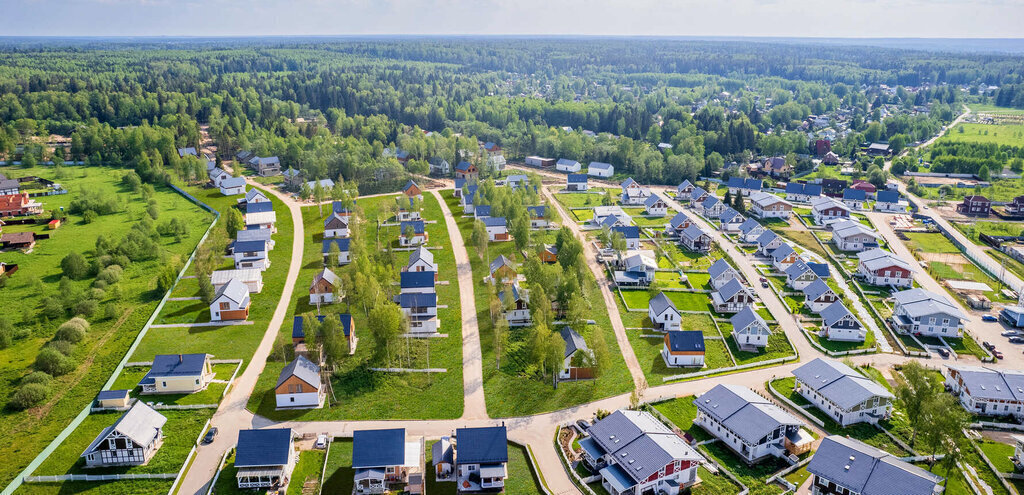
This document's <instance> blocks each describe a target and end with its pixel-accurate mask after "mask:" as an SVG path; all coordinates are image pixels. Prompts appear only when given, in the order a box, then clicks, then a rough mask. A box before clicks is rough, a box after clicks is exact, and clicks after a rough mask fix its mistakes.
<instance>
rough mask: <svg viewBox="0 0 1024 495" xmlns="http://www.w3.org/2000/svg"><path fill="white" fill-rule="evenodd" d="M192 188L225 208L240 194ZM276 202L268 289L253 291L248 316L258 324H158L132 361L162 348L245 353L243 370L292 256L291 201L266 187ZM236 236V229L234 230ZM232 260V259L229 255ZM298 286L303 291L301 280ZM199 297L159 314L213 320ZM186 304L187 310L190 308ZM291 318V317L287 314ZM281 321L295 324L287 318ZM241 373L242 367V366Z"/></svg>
mask: <svg viewBox="0 0 1024 495" xmlns="http://www.w3.org/2000/svg"><path fill="white" fill-rule="evenodd" d="M188 191H189V192H190V193H191V194H193V195H195V196H196V197H197V198H199V199H200V200H201V201H203V202H205V203H206V204H208V205H210V206H212V207H214V208H216V209H218V210H220V211H221V212H224V211H227V210H228V209H229V208H233V207H234V206H233V205H234V204H235V203H236V201H237V197H236V196H228V197H225V196H222V195H221V194H220V191H219V190H217V189H204V188H190V189H188ZM267 197H269V198H271V201H273V203H274V213H275V214H276V215H277V224H276V227H277V233H276V234H274V235H273V239H274V241H275V247H274V249H273V250H271V251H270V268H268V269H267V270H265V271H264V272H263V290H262V291H261V292H260V293H259V294H253V295H252V296H251V299H252V304H251V305H250V307H249V321H252V322H254V324H253V325H227V326H222V327H193V328H189V327H172V328H154V329H152V330H150V331H149V333H147V334H146V337H145V338H143V339H142V342H140V343H139V347H138V348H137V349H136V350H135V353H134V354H132V357H131V358H130V359H131V360H132V361H151V360H152V359H153V356H155V355H157V354H175V353H196V352H206V353H209V354H212V355H213V356H214V357H215V358H217V359H242V360H243V370H244V368H245V366H248V364H249V360H250V359H249V358H250V357H252V353H253V352H254V351H255V350H256V347H257V346H258V345H259V343H260V340H261V339H262V338H263V334H264V332H265V331H266V329H267V325H269V323H270V318H271V316H273V314H274V309H276V308H277V302H278V300H279V299H280V297H281V292H282V291H283V290H284V282H285V279H286V278H287V274H288V265H289V263H290V262H291V254H292V249H291V247H292V245H291V241H290V240H291V239H292V238H293V231H294V226H293V225H292V216H291V212H290V211H289V210H288V207H287V206H285V205H284V203H282V202H281V201H279V200H277V199H276V198H275V197H274V196H272V195H271V194H269V193H267ZM231 234H232V237H233V234H234V233H231ZM225 262H226V263H229V260H225ZM297 285H298V287H297V288H296V290H295V292H302V282H301V281H300V282H298V284H297ZM196 303H199V301H181V302H178V303H176V304H175V305H168V306H165V307H164V310H163V311H162V312H161V314H160V316H159V317H158V319H160V318H162V319H165V320H167V319H172V320H177V321H204V320H203V319H204V318H205V321H208V320H209V316H210V315H209V308H208V307H206V306H203V305H202V304H201V303H199V304H196ZM186 308H187V309H188V311H187V312H186ZM286 321H290V320H286ZM282 327H288V328H291V327H290V325H288V324H285V325H282ZM239 372H240V373H241V371H239Z"/></svg>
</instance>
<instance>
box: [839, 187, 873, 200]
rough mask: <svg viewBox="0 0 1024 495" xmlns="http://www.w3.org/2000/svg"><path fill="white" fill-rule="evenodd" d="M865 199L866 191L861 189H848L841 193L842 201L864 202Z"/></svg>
mask: <svg viewBox="0 0 1024 495" xmlns="http://www.w3.org/2000/svg"><path fill="white" fill-rule="evenodd" d="M867 197H868V195H867V191H864V190H863V189H853V188H849V189H847V190H845V191H843V199H844V200H851V201H864V200H865V199H867Z"/></svg>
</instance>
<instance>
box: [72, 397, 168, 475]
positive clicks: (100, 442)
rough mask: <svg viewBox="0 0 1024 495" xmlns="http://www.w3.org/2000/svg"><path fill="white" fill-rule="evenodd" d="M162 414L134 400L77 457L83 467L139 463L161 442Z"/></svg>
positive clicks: (154, 452) (145, 459) (163, 418)
mask: <svg viewBox="0 0 1024 495" xmlns="http://www.w3.org/2000/svg"><path fill="white" fill-rule="evenodd" d="M166 423H167V418H166V417H164V415H162V414H160V413H158V412H156V411H154V410H153V408H151V407H149V406H148V405H146V404H145V403H144V402H143V401H141V400H140V401H136V402H135V404H134V405H132V407H131V409H129V410H127V411H125V412H124V414H122V415H121V416H120V417H119V418H117V421H115V422H114V424H112V425H110V426H108V427H106V428H104V429H103V430H102V431H100V433H99V434H98V435H96V438H95V439H93V441H92V443H90V444H89V446H88V447H86V449H85V451H84V452H82V455H81V456H80V457H84V458H85V465H86V467H90V468H92V467H116V466H140V465H143V464H145V463H147V462H149V460H150V459H152V458H153V455H154V454H156V451H157V450H159V449H160V446H161V445H163V443H164V433H163V427H164V424H166Z"/></svg>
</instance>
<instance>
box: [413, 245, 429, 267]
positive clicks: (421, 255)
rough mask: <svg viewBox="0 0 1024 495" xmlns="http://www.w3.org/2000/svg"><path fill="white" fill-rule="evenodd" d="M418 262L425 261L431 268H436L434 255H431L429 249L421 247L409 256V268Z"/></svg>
mask: <svg viewBox="0 0 1024 495" xmlns="http://www.w3.org/2000/svg"><path fill="white" fill-rule="evenodd" d="M417 261H423V262H424V263H426V264H428V265H430V266H434V253H431V252H430V250H429V249H427V248H425V247H423V246H420V247H418V248H416V250H415V251H413V252H412V253H411V254H409V264H408V265H407V266H412V265H413V264H414V263H416V262H417Z"/></svg>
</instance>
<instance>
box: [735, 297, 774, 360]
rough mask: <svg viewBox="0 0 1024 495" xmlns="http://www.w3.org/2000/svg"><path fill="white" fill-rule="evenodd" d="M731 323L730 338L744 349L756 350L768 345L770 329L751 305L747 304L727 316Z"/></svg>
mask: <svg viewBox="0 0 1024 495" xmlns="http://www.w3.org/2000/svg"><path fill="white" fill-rule="evenodd" d="M729 323H730V324H732V339H733V341H735V342H736V345H737V346H738V347H739V348H740V349H741V350H744V351H756V350H757V349H758V348H762V347H768V337H770V336H771V334H772V331H771V329H769V328H768V323H767V322H765V321H764V318H761V315H759V314H757V311H754V306H753V305H749V304H748V305H747V306H746V307H744V308H743V309H741V310H740V311H739V312H738V313H736V314H734V315H732V317H731V318H729Z"/></svg>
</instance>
